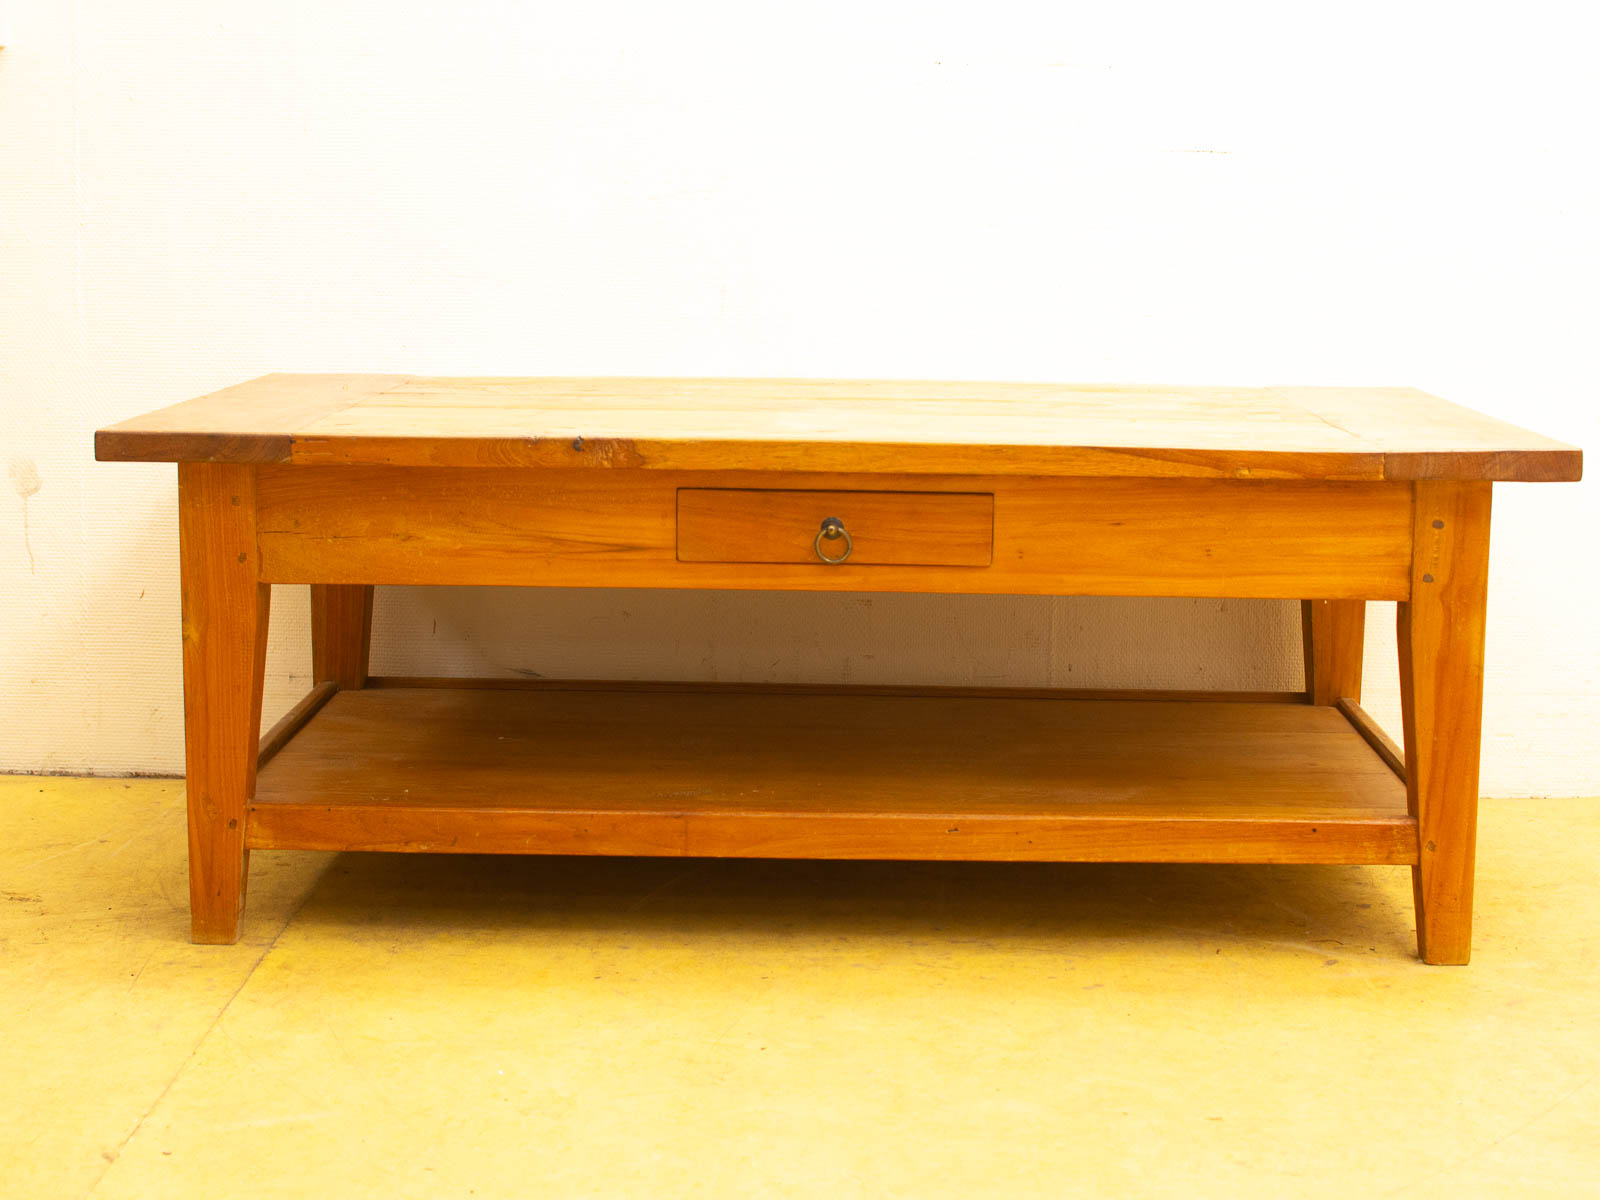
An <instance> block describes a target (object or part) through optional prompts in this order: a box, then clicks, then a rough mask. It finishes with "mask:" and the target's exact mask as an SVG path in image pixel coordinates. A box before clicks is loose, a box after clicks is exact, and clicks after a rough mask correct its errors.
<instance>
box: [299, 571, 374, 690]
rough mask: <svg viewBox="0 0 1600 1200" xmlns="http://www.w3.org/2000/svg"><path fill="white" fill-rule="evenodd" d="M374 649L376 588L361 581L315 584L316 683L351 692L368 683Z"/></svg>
mask: <svg viewBox="0 0 1600 1200" xmlns="http://www.w3.org/2000/svg"><path fill="white" fill-rule="evenodd" d="M371 649H372V588H371V587H368V586H363V585H361V584H313V585H312V586H311V674H312V682H313V683H325V682H329V681H331V682H333V683H335V684H337V685H338V686H339V687H340V689H342V690H346V691H351V690H355V689H357V688H362V687H365V686H366V684H367V660H368V657H369V655H370V652H371Z"/></svg>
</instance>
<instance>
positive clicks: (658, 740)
mask: <svg viewBox="0 0 1600 1200" xmlns="http://www.w3.org/2000/svg"><path fill="white" fill-rule="evenodd" d="M246 842H247V844H248V845H250V846H252V847H258V848H275V849H290V848H298V849H320V850H412V851H460V852H473V853H519V854H637V855H684V856H709V857H750V858H876V859H887V858H895V859H987V860H1041V861H1075V862H1262V863H1393V864H1404V863H1415V862H1416V861H1417V857H1418V850H1417V826H1416V822H1415V820H1413V819H1412V818H1411V817H1409V816H1408V815H1407V813H1406V798H1405V787H1404V785H1403V784H1402V783H1401V782H1400V780H1399V779H1397V778H1396V777H1395V775H1394V774H1393V773H1392V772H1391V771H1390V770H1389V768H1388V767H1387V766H1386V765H1385V764H1384V762H1383V761H1382V760H1381V759H1380V758H1379V757H1378V755H1377V754H1376V753H1375V752H1374V751H1373V750H1372V749H1371V748H1370V747H1369V746H1368V745H1367V743H1366V741H1365V740H1363V738H1362V737H1361V736H1360V735H1359V734H1358V733H1357V732H1356V731H1355V730H1354V729H1353V728H1352V727H1351V726H1350V724H1349V723H1348V722H1347V721H1346V720H1345V718H1344V717H1343V716H1342V715H1341V714H1340V713H1339V712H1337V711H1335V710H1334V709H1331V708H1324V707H1313V706H1310V705H1301V704H1267V703H1236V702H1215V701H1198V700H1197V701H1165V700H1082V699H1060V698H1053V697H1051V698H1026V699H1023V698H1011V697H973V696H959V695H957V696H951V695H929V696H916V695H892V696H885V695H881V694H880V695H871V694H859V695H852V694H850V693H849V692H848V691H844V692H837V693H826V694H819V693H816V692H787V693H786V692H782V691H776V692H771V693H766V692H750V691H748V690H738V691H726V690H717V689H715V688H711V689H685V690H683V691H672V690H662V689H661V688H660V687H659V686H658V687H656V688H652V689H650V690H641V691H628V690H618V689H616V688H615V687H610V688H604V689H601V690H583V689H582V688H572V687H566V688H561V689H552V690H528V691H517V690H489V689H481V690H480V689H476V688H461V687H453V688H447V687H419V688H375V689H369V690H364V691H353V692H340V693H338V694H336V695H334V696H333V697H332V699H330V700H329V701H328V703H327V704H326V705H325V706H324V707H323V708H322V709H321V710H320V711H319V712H318V713H317V715H316V716H314V717H313V718H312V719H311V720H310V722H309V723H308V724H307V725H306V726H305V727H304V728H303V729H302V730H301V731H300V732H299V733H298V734H297V735H296V736H295V737H294V738H293V739H292V740H291V741H289V743H288V744H287V745H286V746H284V748H283V749H282V750H281V751H280V752H279V753H278V754H277V755H276V756H275V757H273V758H272V759H271V760H270V761H269V762H267V763H266V764H265V765H264V766H263V767H262V768H261V772H260V778H259V780H258V783H257V789H256V797H255V799H254V801H252V802H251V805H250V808H249V814H248V818H247V822H246Z"/></svg>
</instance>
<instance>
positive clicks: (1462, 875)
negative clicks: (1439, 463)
mask: <svg viewBox="0 0 1600 1200" xmlns="http://www.w3.org/2000/svg"><path fill="white" fill-rule="evenodd" d="M1415 486H1416V505H1415V515H1414V518H1413V519H1414V526H1415V533H1414V541H1413V550H1412V568H1411V599H1410V601H1409V602H1403V603H1401V604H1400V606H1399V616H1398V640H1399V644H1400V700H1401V708H1402V713H1403V720H1404V724H1405V742H1406V797H1407V802H1408V804H1409V806H1410V809H1411V813H1412V815H1413V816H1415V817H1416V818H1417V824H1418V835H1419V838H1420V841H1421V860H1420V862H1419V864H1418V865H1417V866H1416V867H1415V868H1413V870H1412V886H1413V890H1414V892H1415V895H1416V906H1417V952H1418V954H1420V955H1421V956H1422V959H1423V961H1425V962H1430V963H1465V962H1466V961H1467V960H1468V958H1469V957H1470V956H1471V953H1472V876H1473V854H1474V849H1475V842H1476V838H1477V825H1478V743H1479V737H1480V734H1481V731H1482V715H1483V638H1484V612H1485V607H1486V601H1487V595H1488V576H1489V499H1490V487H1491V485H1490V484H1488V483H1485V482H1449V481H1429V482H1419V483H1417V484H1416V485H1415Z"/></svg>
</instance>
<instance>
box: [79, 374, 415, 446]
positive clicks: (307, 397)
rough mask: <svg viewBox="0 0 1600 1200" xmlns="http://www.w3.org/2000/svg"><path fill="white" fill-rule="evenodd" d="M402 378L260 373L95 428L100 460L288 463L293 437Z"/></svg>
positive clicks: (391, 385) (400, 381)
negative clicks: (189, 398) (238, 381)
mask: <svg viewBox="0 0 1600 1200" xmlns="http://www.w3.org/2000/svg"><path fill="white" fill-rule="evenodd" d="M404 381H405V376H403V375H264V376H262V377H261V378H259V379H252V380H249V381H248V382H246V383H240V384H235V385H234V386H233V387H228V388H223V389H222V390H221V391H220V392H211V393H210V394H208V395H205V396H200V397H198V398H196V399H194V400H185V401H184V402H183V403H182V404H174V405H172V406H170V407H168V408H160V409H157V410H155V411H154V412H149V413H145V414H144V415H143V416H140V417H135V418H133V419H132V420H129V421H123V422H121V423H120V424H117V425H112V426H110V427H108V428H106V429H101V430H97V431H96V433H95V435H94V456H95V458H97V459H99V460H100V461H101V462H107V461H112V462H116V461H135V462H232V463H264V462H289V461H290V460H291V458H292V457H293V447H294V441H295V431H296V430H298V429H302V428H304V427H306V426H308V425H311V424H313V423H315V422H316V421H318V420H319V419H321V418H323V417H326V416H329V415H330V414H332V413H334V412H335V411H337V410H338V409H340V408H343V407H346V406H348V405H352V404H357V403H359V402H360V401H361V400H362V399H364V398H366V397H369V396H374V395H377V394H380V393H382V392H384V391H387V390H388V389H389V388H391V387H394V386H396V385H398V384H400V383H403V382H404Z"/></svg>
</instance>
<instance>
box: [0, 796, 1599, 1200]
mask: <svg viewBox="0 0 1600 1200" xmlns="http://www.w3.org/2000/svg"><path fill="white" fill-rule="evenodd" d="M1597 835H1600V801H1594V800H1559V801H1550V800H1537V801H1515V802H1509V801H1486V802H1485V804H1484V814H1483V823H1482V836H1481V839H1480V870H1479V913H1478V932H1477V940H1476V945H1477V953H1476V959H1475V962H1474V965H1473V966H1471V967H1468V968H1464V969H1461V968H1428V967H1423V966H1421V965H1419V964H1418V963H1417V962H1416V961H1415V959H1414V958H1413V954H1412V951H1413V945H1412V924H1411V914H1410V882H1409V875H1408V873H1407V872H1405V871H1403V870H1396V869H1392V868H1307V867H1299V868H1290V867H1283V868H1271V867H1268V868H1262V867H1254V868H1245V867H1237V868H1236V867H1220V868H1219V867H1141V866H1128V867H1120V866H1113V867H1106V866H1059V867H1057V866H1034V865H1019V866H993V865H987V864H983V865H964V864H952V865H934V864H917V863H913V864H866V863H855V864H850V863H751V862H707V861H690V862H684V861H671V860H655V861H651V860H615V861H613V860H541V859H467V858H443V857H439V858H434V857H427V858H422V857H411V858H408V857H402V856H377V855H371V856H361V855H345V856H339V857H335V856H330V855H315V854H257V855H256V856H255V858H254V861H253V864H252V875H251V885H250V910H249V913H248V915H247V919H246V925H245V937H244V940H243V941H242V942H241V943H240V944H239V945H238V946H234V947H229V948H219V947H197V946H191V945H189V944H188V942H187V940H186V927H187V918H186V912H185V903H186V893H185V882H184V860H183V855H184V836H183V811H182V785H181V784H179V783H174V782H168V781H127V780H78V779H40V778H15V777H14V778H0V1098H3V1101H4V1114H5V1119H4V1121H0V1196H5V1197H8V1198H9V1197H19V1198H21V1197H25V1198H28V1200H35V1198H43V1197H55V1196H68V1197H77V1196H97V1197H100V1196H104V1197H133V1196H142V1197H180V1196H191V1195H193V1196H216V1197H229V1198H235V1197H252V1196H289V1197H354V1196H383V1197H406V1196H450V1197H455V1196H473V1195H475V1196H480V1197H498V1196H506V1197H565V1196H602V1197H605V1196H622V1197H652V1198H653V1197H670V1196H714V1197H720V1196H733V1197H745V1196H761V1197H766V1196H825V1197H829V1198H830V1200H838V1198H841V1197H854V1196H863V1197H887V1196H907V1197H919V1198H920V1197H936V1196H963V1197H970V1196H983V1197H988V1196H997V1197H1022V1196H1072V1195H1106V1196H1117V1197H1130V1196H1142V1195H1151V1196H1171V1195H1186V1196H1226V1197H1240V1196H1252V1195H1261V1196H1272V1197H1285V1196H1338V1197H1341V1198H1344V1197H1350V1196H1371V1195H1414V1196H1437V1195H1452V1196H1479V1195H1483V1196H1541V1195H1549V1196H1563V1197H1570V1196H1574V1195H1597V1194H1600V1082H1597V1078H1596V1076H1597V1069H1600V931H1597V922H1596V918H1597V917H1600V903H1597V900H1596V871H1595V865H1596V846H1597V845H1600V841H1597Z"/></svg>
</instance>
